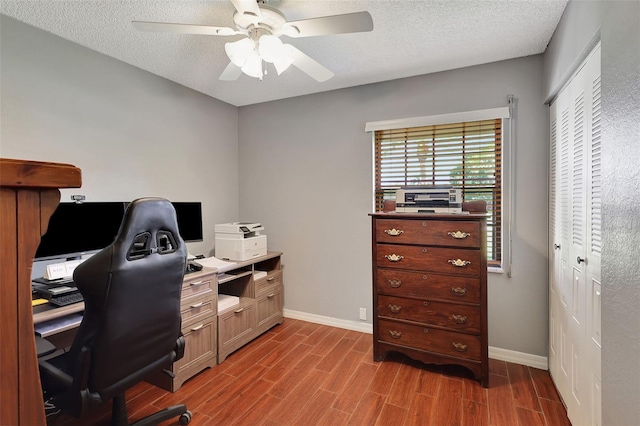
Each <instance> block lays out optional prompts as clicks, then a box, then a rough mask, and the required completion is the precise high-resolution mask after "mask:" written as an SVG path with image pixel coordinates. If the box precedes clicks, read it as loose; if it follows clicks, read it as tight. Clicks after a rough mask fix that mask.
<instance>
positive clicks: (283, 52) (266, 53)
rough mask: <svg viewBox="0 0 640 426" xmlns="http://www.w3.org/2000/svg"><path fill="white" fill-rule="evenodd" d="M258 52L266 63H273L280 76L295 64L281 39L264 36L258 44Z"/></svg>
mask: <svg viewBox="0 0 640 426" xmlns="http://www.w3.org/2000/svg"><path fill="white" fill-rule="evenodd" d="M258 52H259V53H260V56H262V59H263V60H264V61H265V62H269V63H272V64H273V65H274V66H275V68H276V71H277V72H278V75H280V74H282V72H283V71H284V70H286V69H287V68H289V66H290V65H291V64H292V63H293V58H291V55H290V52H289V49H287V47H286V46H285V45H284V44H283V43H282V40H280V38H278V37H276V36H274V35H263V36H262V37H260V40H259V42H258Z"/></svg>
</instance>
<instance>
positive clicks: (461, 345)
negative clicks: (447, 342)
mask: <svg viewBox="0 0 640 426" xmlns="http://www.w3.org/2000/svg"><path fill="white" fill-rule="evenodd" d="M451 344H452V345H453V349H455V350H456V351H458V352H466V351H467V348H468V347H469V346H468V345H465V344H464V343H456V342H451Z"/></svg>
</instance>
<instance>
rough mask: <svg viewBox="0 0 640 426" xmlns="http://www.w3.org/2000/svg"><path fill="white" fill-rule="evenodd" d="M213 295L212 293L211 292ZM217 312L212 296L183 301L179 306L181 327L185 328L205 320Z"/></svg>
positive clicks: (215, 302) (214, 299)
mask: <svg viewBox="0 0 640 426" xmlns="http://www.w3.org/2000/svg"><path fill="white" fill-rule="evenodd" d="M211 293H213V292H211ZM217 310H218V307H217V301H216V298H215V297H212V295H207V296H203V297H199V298H197V297H194V298H189V300H187V301H185V300H183V301H182V303H181V305H180V314H181V315H182V326H183V327H186V326H189V325H191V324H193V323H196V322H198V321H202V320H204V319H205V318H209V317H212V316H214V315H215V314H216V312H217Z"/></svg>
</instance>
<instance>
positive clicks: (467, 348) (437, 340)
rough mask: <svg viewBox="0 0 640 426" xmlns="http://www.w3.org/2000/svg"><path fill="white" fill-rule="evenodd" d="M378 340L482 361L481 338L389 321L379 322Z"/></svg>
mask: <svg viewBox="0 0 640 426" xmlns="http://www.w3.org/2000/svg"><path fill="white" fill-rule="evenodd" d="M378 332H379V333H378V338H379V339H380V340H381V341H383V342H387V343H392V344H394V345H401V346H406V347H409V348H416V349H422V350H424V351H429V352H433V353H437V354H443V355H448V356H452V357H456V358H464V359H470V360H477V361H479V360H480V352H481V350H480V348H481V345H480V337H479V336H474V335H471V334H463V333H456V332H454V331H445V330H438V329H434V328H427V327H421V326H417V325H409V324H402V323H399V322H393V321H389V320H383V319H381V320H379V321H378Z"/></svg>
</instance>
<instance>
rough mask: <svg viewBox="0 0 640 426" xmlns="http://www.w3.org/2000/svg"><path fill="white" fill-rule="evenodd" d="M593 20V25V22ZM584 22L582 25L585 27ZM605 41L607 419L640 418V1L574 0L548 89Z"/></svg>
mask: <svg viewBox="0 0 640 426" xmlns="http://www.w3.org/2000/svg"><path fill="white" fill-rule="evenodd" d="M585 27H587V28H585ZM578 29H581V30H578ZM598 31H599V34H600V37H601V42H602V111H603V114H602V123H603V132H602V140H603V145H602V159H603V163H602V168H603V182H605V186H604V191H603V200H602V202H603V223H602V231H603V251H602V424H604V425H637V424H639V423H640V404H638V395H640V363H638V353H640V314H639V313H638V306H640V286H639V285H638V276H640V260H639V257H638V249H637V247H639V246H640V219H639V218H640V205H639V204H638V203H637V200H636V197H635V194H636V193H637V191H638V187H639V185H640V173H639V171H638V170H639V169H638V164H640V2H638V1H605V2H584V1H572V2H570V3H569V5H568V6H567V9H566V10H565V13H564V15H563V18H562V20H561V22H560V25H559V26H558V29H557V30H556V33H555V34H554V36H553V38H552V41H551V44H550V45H549V49H548V50H547V54H546V55H545V75H547V76H556V77H557V78H555V77H554V78H549V79H548V82H549V84H547V85H546V90H547V92H548V94H553V92H554V88H557V87H558V86H561V85H562V84H563V83H564V81H561V80H560V76H569V75H571V73H572V72H573V71H574V70H573V69H571V67H572V66H573V65H575V64H577V63H579V62H580V61H579V59H578V58H580V57H584V55H585V54H586V53H587V52H585V50H583V47H584V48H588V47H589V46H590V45H591V44H592V41H591V40H592V38H593V37H592V34H594V33H597V32H598Z"/></svg>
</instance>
